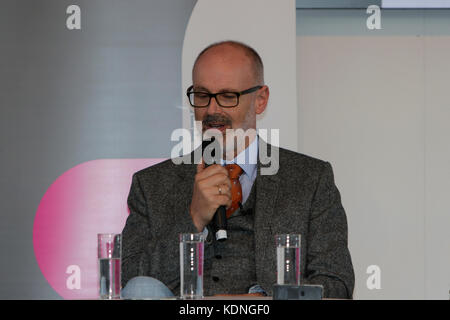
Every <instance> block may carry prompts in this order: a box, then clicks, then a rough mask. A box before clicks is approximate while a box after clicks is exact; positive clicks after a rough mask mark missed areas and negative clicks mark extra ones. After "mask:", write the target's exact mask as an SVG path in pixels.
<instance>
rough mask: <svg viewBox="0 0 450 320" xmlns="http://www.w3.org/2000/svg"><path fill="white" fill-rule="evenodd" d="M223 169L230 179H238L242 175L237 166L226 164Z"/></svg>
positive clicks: (240, 169)
mask: <svg viewBox="0 0 450 320" xmlns="http://www.w3.org/2000/svg"><path fill="white" fill-rule="evenodd" d="M225 169H227V170H228V174H229V175H230V179H238V178H239V177H240V176H241V174H242V168H241V167H240V166H239V165H237V164H227V165H226V166H225Z"/></svg>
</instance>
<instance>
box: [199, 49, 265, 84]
mask: <svg viewBox="0 0 450 320" xmlns="http://www.w3.org/2000/svg"><path fill="white" fill-rule="evenodd" d="M208 55H209V56H211V55H214V56H215V57H216V58H218V59H241V60H242V61H243V64H248V66H249V67H250V70H251V76H252V78H253V80H254V82H255V84H258V85H262V84H264V66H263V63H262V60H261V57H260V56H259V54H258V53H257V52H256V51H255V50H254V49H253V48H251V47H250V46H248V45H246V44H244V43H241V42H238V41H231V40H229V41H221V42H217V43H213V44H211V45H209V46H208V47H206V48H205V49H203V51H202V52H200V54H199V55H198V56H197V59H195V63H194V67H193V68H192V75H193V76H194V74H195V72H196V67H197V65H198V64H199V62H200V61H201V60H202V58H204V57H206V56H208Z"/></svg>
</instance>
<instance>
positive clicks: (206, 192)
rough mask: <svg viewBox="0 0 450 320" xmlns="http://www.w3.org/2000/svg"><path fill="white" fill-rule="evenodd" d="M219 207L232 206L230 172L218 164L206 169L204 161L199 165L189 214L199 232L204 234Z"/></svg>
mask: <svg viewBox="0 0 450 320" xmlns="http://www.w3.org/2000/svg"><path fill="white" fill-rule="evenodd" d="M219 188H220V193H219ZM219 206H227V207H229V206H231V182H230V178H229V177H228V171H227V170H226V169H225V168H224V167H222V166H221V165H218V164H214V165H211V166H209V167H207V168H205V164H204V162H203V161H202V163H200V164H198V165H197V174H196V175H195V180H194V191H193V193H192V201H191V205H190V207H189V213H190V214H191V217H192V221H193V222H194V225H195V227H196V228H197V230H198V232H202V231H203V229H204V228H205V226H206V225H207V224H208V223H209V222H210V221H211V220H212V218H213V216H214V213H215V212H216V210H217V208H219Z"/></svg>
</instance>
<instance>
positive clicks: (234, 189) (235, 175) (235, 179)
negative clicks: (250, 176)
mask: <svg viewBox="0 0 450 320" xmlns="http://www.w3.org/2000/svg"><path fill="white" fill-rule="evenodd" d="M225 169H227V170H228V173H229V176H230V180H231V207H229V208H228V209H227V218H229V217H230V216H231V215H232V214H233V212H234V211H236V209H237V208H239V202H242V187H241V183H240V182H239V177H240V176H241V174H242V168H241V167H239V165H237V164H227V165H226V166H225Z"/></svg>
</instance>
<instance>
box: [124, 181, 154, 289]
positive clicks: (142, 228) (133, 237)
mask: <svg viewBox="0 0 450 320" xmlns="http://www.w3.org/2000/svg"><path fill="white" fill-rule="evenodd" d="M128 208H129V210H130V214H129V216H128V218H127V222H126V224H125V227H124V229H123V231H122V266H121V269H122V270H121V271H122V279H121V281H122V287H125V285H126V284H127V282H128V280H130V279H131V278H133V277H136V276H139V275H143V274H142V273H143V270H144V264H145V263H147V261H146V260H147V259H146V257H145V247H146V245H147V244H148V243H149V241H150V228H149V224H148V221H149V220H148V217H147V206H146V200H145V197H144V194H143V191H142V188H141V186H140V183H139V178H138V175H137V174H134V175H133V179H132V182H131V188H130V193H129V195H128Z"/></svg>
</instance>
